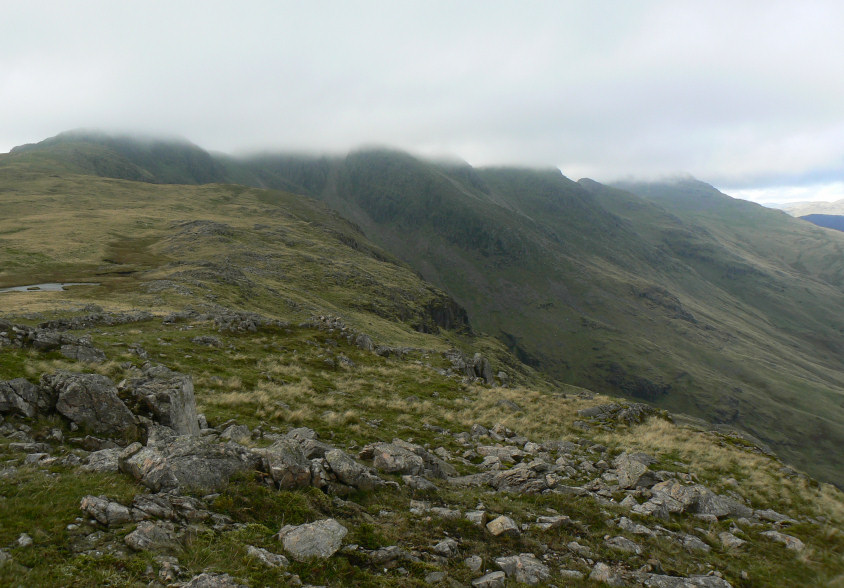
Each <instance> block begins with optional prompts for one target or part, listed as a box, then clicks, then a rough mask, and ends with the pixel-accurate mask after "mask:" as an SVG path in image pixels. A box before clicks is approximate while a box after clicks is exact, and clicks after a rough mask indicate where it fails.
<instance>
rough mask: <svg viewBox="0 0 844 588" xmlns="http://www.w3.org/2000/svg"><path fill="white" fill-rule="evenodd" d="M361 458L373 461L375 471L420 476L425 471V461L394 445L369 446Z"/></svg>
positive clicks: (374, 444)
mask: <svg viewBox="0 0 844 588" xmlns="http://www.w3.org/2000/svg"><path fill="white" fill-rule="evenodd" d="M369 456H371V457H369ZM360 458H361V459H372V466H373V467H374V468H375V469H377V470H380V471H382V472H387V473H390V474H409V475H413V476H418V475H420V474H422V472H424V471H425V461H424V460H423V459H422V458H421V457H419V456H418V455H416V454H415V453H413V452H412V451H410V450H408V449H405V448H403V447H399V446H398V445H395V444H393V443H383V442H379V443H373V444H371V445H367V446H366V447H364V449H363V451H362V452H361V454H360Z"/></svg>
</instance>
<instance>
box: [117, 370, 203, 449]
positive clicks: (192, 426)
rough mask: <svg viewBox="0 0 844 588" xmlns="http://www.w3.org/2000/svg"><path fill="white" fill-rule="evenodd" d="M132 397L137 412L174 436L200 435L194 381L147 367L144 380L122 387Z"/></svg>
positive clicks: (136, 380) (122, 384) (133, 381)
mask: <svg viewBox="0 0 844 588" xmlns="http://www.w3.org/2000/svg"><path fill="white" fill-rule="evenodd" d="M121 388H124V389H126V390H128V391H129V393H130V394H131V395H132V397H134V399H135V402H136V407H137V410H138V412H142V413H143V412H146V413H147V414H149V415H150V416H151V417H152V419H153V420H154V421H155V422H157V423H160V424H161V425H164V426H166V427H170V428H171V429H173V431H174V432H175V433H176V434H177V435H199V420H198V418H197V413H196V399H195V398H194V393H193V380H192V379H191V377H190V376H189V375H186V374H180V373H178V372H173V371H170V370H169V369H167V368H164V367H163V366H147V367H146V368H145V369H144V377H143V378H138V379H134V380H131V381H130V382H128V383H121Z"/></svg>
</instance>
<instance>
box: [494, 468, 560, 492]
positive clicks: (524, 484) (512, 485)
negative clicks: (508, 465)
mask: <svg viewBox="0 0 844 588" xmlns="http://www.w3.org/2000/svg"><path fill="white" fill-rule="evenodd" d="M489 484H490V486H492V487H493V488H495V489H496V490H498V491H499V492H514V493H517V494H538V493H540V492H543V491H544V490H547V489H548V488H549V485H548V480H547V479H546V477H545V476H544V475H541V474H540V473H537V472H536V471H535V470H532V469H530V468H527V467H516V468H512V469H509V470H504V471H500V472H497V473H495V474H494V475H493V476H492V479H491V480H490V482H489Z"/></svg>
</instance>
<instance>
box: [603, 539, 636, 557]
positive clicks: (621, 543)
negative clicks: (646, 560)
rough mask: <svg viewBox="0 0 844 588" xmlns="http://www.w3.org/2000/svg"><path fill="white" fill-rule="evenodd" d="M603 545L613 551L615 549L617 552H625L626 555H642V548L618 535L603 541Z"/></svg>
mask: <svg viewBox="0 0 844 588" xmlns="http://www.w3.org/2000/svg"><path fill="white" fill-rule="evenodd" d="M604 543H606V544H607V546H608V547H611V548H613V549H617V550H619V551H626V552H627V553H635V554H636V555H641V554H642V548H641V547H639V546H638V545H636V544H635V543H634V542H633V541H631V540H630V539H628V538H627V537H622V536H621V535H618V536H616V537H610V538H609V539H605V540H604Z"/></svg>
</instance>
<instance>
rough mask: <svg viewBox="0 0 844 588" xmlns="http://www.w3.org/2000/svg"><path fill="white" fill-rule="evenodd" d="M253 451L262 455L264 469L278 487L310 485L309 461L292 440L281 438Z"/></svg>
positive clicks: (291, 487)
mask: <svg viewBox="0 0 844 588" xmlns="http://www.w3.org/2000/svg"><path fill="white" fill-rule="evenodd" d="M255 451H256V453H259V454H260V455H262V456H263V467H264V470H265V471H266V472H268V473H269V474H270V475H271V476H272V478H273V480H274V481H275V483H276V485H277V486H278V487H279V488H281V489H286V490H292V489H295V488H304V487H307V486H309V485H310V483H311V462H310V460H309V459H308V458H307V457H305V454H304V452H303V451H302V448H301V447H299V444H298V443H296V442H295V441H294V440H292V439H281V440H279V441H276V442H275V443H273V444H272V445H270V446H269V447H266V448H264V449H256V450H255Z"/></svg>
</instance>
